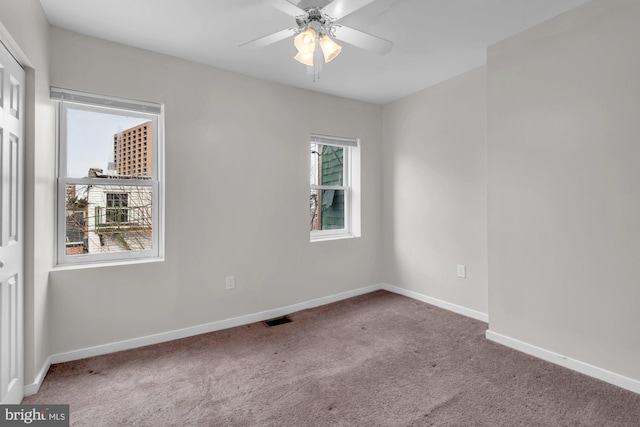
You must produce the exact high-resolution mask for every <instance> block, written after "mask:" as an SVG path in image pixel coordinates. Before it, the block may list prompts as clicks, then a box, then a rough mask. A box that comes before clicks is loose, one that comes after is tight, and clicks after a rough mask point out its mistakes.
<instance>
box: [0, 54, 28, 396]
mask: <svg viewBox="0 0 640 427" xmlns="http://www.w3.org/2000/svg"><path fill="white" fill-rule="evenodd" d="M24 81H25V75H24V70H23V69H22V68H21V67H20V65H19V64H18V62H17V61H16V60H15V59H14V58H13V57H12V56H11V54H10V53H9V52H8V51H7V50H6V48H5V47H4V46H3V45H2V44H0V176H1V177H2V184H1V185H0V202H1V205H0V403H2V404H12V403H20V402H21V400H22V397H23V389H24V378H23V371H24V361H23V346H24V344H23V333H24V332H23V328H24V327H23V304H24V303H23V295H24V290H23V287H24V283H23V279H22V278H23V274H22V272H23V270H24V265H23V262H24V260H23V243H22V228H23V208H22V206H23V192H24V187H23V185H24V184H23V171H22V166H23V161H24V160H23V156H24V138H23V135H24V118H23V115H24Z"/></svg>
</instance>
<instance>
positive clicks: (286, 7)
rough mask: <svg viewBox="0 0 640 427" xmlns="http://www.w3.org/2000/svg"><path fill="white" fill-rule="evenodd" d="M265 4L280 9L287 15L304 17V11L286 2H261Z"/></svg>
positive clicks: (276, 0)
mask: <svg viewBox="0 0 640 427" xmlns="http://www.w3.org/2000/svg"><path fill="white" fill-rule="evenodd" d="M263 1H264V2H265V3H267V4H269V5H271V6H273V7H275V8H276V9H280V10H281V11H283V12H284V13H286V14H287V15H291V16H300V15H304V10H302V9H300V8H299V7H298V6H296V5H295V4H292V3H289V2H288V1H287V0H263Z"/></svg>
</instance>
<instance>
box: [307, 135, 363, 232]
mask: <svg viewBox="0 0 640 427" xmlns="http://www.w3.org/2000/svg"><path fill="white" fill-rule="evenodd" d="M311 144H322V145H330V146H334V147H341V148H343V166H344V174H343V177H342V185H314V184H310V190H342V191H344V228H342V229H334V230H311V231H310V241H311V242H318V241H323V240H334V239H343V238H350V237H357V236H358V234H359V233H357V232H354V222H355V220H354V210H355V209H354V187H353V186H354V181H355V180H354V176H353V175H354V174H353V172H354V162H353V159H354V157H356V156H355V154H356V150H358V148H359V140H358V139H357V138H345V137H338V136H329V135H319V134H311V138H310V144H309V146H310V147H311ZM357 154H359V153H357ZM357 158H358V159H359V156H357ZM358 182H359V180H358ZM358 211H359V210H358ZM358 225H359V224H358Z"/></svg>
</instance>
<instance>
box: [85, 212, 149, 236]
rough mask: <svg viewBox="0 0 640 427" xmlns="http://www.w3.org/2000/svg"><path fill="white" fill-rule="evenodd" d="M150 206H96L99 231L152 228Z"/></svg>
mask: <svg viewBox="0 0 640 427" xmlns="http://www.w3.org/2000/svg"><path fill="white" fill-rule="evenodd" d="M151 224H152V219H151V208H150V207H146V206H145V207H104V206H96V207H95V227H96V231H97V232H108V231H120V230H132V231H133V230H151Z"/></svg>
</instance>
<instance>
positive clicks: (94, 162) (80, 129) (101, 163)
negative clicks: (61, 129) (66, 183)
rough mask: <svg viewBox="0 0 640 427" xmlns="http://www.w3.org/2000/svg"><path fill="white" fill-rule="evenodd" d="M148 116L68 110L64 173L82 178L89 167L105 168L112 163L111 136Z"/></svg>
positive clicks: (140, 122)
mask: <svg viewBox="0 0 640 427" xmlns="http://www.w3.org/2000/svg"><path fill="white" fill-rule="evenodd" d="M147 121H149V119H145V118H141V117H128V116H124V115H118V114H107V113H97V112H93V111H84V110H75V109H71V108H69V109H68V110H67V176H68V177H72V178H83V177H86V176H87V173H88V172H89V168H101V169H102V170H103V171H105V172H106V171H107V167H108V165H109V162H113V135H114V134H116V133H118V132H119V131H123V130H126V129H129V128H132V127H134V126H137V125H139V124H142V123H144V122H147Z"/></svg>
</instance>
